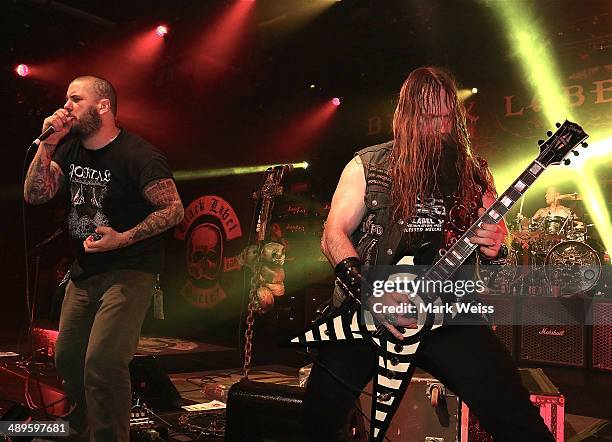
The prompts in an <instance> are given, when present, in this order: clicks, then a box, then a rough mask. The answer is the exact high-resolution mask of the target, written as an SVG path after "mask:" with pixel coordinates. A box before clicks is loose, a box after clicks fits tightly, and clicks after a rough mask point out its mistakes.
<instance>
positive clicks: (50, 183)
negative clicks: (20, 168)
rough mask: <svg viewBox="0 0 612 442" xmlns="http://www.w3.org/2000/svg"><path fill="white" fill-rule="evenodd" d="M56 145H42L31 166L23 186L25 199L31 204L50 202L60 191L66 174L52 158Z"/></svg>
mask: <svg viewBox="0 0 612 442" xmlns="http://www.w3.org/2000/svg"><path fill="white" fill-rule="evenodd" d="M55 147H56V145H55V144H48V143H41V144H40V146H38V150H37V151H36V155H34V159H33V160H32V163H31V164H30V168H29V169H28V174H27V175H26V178H25V183H24V186H23V197H24V199H25V200H26V201H27V202H28V203H30V204H42V203H46V202H47V201H49V200H50V199H51V198H53V197H54V196H55V194H56V193H57V191H58V190H59V188H60V186H61V184H62V180H63V178H64V173H63V172H62V169H61V168H60V167H59V166H58V164H57V163H56V162H55V161H52V160H51V156H52V155H53V152H54V151H55Z"/></svg>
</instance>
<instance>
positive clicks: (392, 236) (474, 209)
mask: <svg viewBox="0 0 612 442" xmlns="http://www.w3.org/2000/svg"><path fill="white" fill-rule="evenodd" d="M392 149H393V141H389V142H386V143H382V144H378V145H374V146H370V147H366V148H365V149H362V150H360V151H358V152H357V153H356V154H355V155H359V157H360V159H361V161H362V163H363V168H364V174H365V180H366V189H365V196H364V202H365V206H366V213H365V216H364V217H363V219H362V221H361V224H360V226H359V227H358V228H357V229H356V230H355V231H354V232H353V233H352V235H351V241H352V243H353V245H354V246H355V249H356V250H357V253H358V254H359V257H360V259H361V260H362V261H363V262H364V264H370V265H391V264H395V263H396V262H397V261H398V260H399V259H401V258H402V256H398V255H399V254H398V251H399V248H400V243H401V242H402V236H403V235H404V234H409V233H407V231H408V229H406V226H407V223H406V221H405V220H402V219H400V220H394V219H393V209H394V208H393V203H392V198H391V185H392V181H391V177H390V176H389V157H390V153H391V151H392ZM479 162H480V164H481V166H483V167H486V163H485V162H484V160H481V159H479ZM476 181H477V182H478V183H480V182H481V180H480V179H479V178H478V177H477V180H476ZM478 187H479V188H478V189H477V190H478V192H477V200H474V201H471V202H469V203H466V202H463V201H460V200H459V198H458V196H457V194H454V195H446V196H444V205H445V206H446V216H445V220H444V225H443V232H442V233H441V235H442V236H443V239H441V244H440V246H441V250H440V252H441V253H443V252H444V245H446V246H450V245H451V244H452V243H453V242H454V240H456V239H457V238H458V237H460V236H461V235H462V234H463V232H464V231H465V230H467V228H468V227H469V226H470V225H471V224H472V223H473V222H474V221H475V220H476V218H477V214H478V208H479V207H481V206H482V194H483V189H484V188H485V185H484V183H482V185H478ZM437 252H438V251H436V253H437Z"/></svg>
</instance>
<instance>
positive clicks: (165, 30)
mask: <svg viewBox="0 0 612 442" xmlns="http://www.w3.org/2000/svg"><path fill="white" fill-rule="evenodd" d="M155 33H156V34H157V35H158V36H159V37H163V36H164V35H166V34H167V33H168V26H166V25H159V26H158V27H157V29H155Z"/></svg>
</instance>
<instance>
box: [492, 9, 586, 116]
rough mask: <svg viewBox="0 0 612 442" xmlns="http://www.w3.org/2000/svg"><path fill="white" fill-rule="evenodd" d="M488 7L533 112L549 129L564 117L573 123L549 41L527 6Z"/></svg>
mask: <svg viewBox="0 0 612 442" xmlns="http://www.w3.org/2000/svg"><path fill="white" fill-rule="evenodd" d="M491 5H492V6H493V10H494V11H495V12H496V13H497V15H498V17H499V18H500V20H501V22H502V24H503V26H504V27H505V30H506V34H507V38H508V41H509V43H510V46H511V47H512V50H513V52H514V54H513V55H515V56H516V57H517V58H518V60H519V62H520V66H521V68H522V70H523V77H524V78H526V79H527V81H528V82H529V85H530V86H531V88H532V90H533V92H534V94H535V98H536V99H537V103H538V106H537V107H534V111H540V109H541V112H542V114H543V115H544V118H546V121H547V123H548V126H549V127H552V126H553V125H554V124H555V122H557V121H563V120H564V119H566V118H567V119H568V120H572V121H574V118H573V116H572V114H571V110H570V109H569V106H568V103H567V99H566V97H565V95H564V88H563V85H562V84H561V83H560V82H559V79H560V78H563V76H562V75H560V74H559V68H558V63H557V60H555V58H554V56H553V54H552V52H551V51H550V49H549V48H550V40H549V38H548V36H547V35H545V33H544V28H543V27H542V26H540V23H539V22H538V17H537V15H536V13H535V12H534V11H533V8H532V7H531V5H530V4H529V3H528V2H515V1H511V0H498V1H495V2H492V3H491ZM538 108H539V109H538ZM536 109H537V110H536Z"/></svg>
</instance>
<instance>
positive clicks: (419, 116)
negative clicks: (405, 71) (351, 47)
mask: <svg viewBox="0 0 612 442" xmlns="http://www.w3.org/2000/svg"><path fill="white" fill-rule="evenodd" d="M442 91H444V92H445V95H446V100H445V101H446V103H445V104H446V106H447V107H448V109H449V111H450V115H449V116H448V118H450V119H451V132H450V137H451V138H452V140H453V142H454V143H455V144H456V146H457V162H456V169H457V177H458V189H457V192H458V193H459V195H460V197H461V199H463V200H465V201H472V200H473V199H474V197H475V196H476V193H477V192H478V190H477V184H478V183H477V182H476V178H477V177H478V181H480V182H481V183H486V187H487V189H486V190H489V191H491V192H493V193H495V188H494V184H493V179H492V177H491V174H490V172H489V171H488V169H487V168H486V166H483V167H481V165H480V164H479V162H478V160H477V159H476V157H475V156H474V155H473V154H472V148H471V144H470V139H469V135H468V131H467V127H466V120H465V114H466V112H465V107H464V106H463V104H462V103H461V101H459V99H458V96H457V86H456V85H455V82H454V80H453V78H452V77H451V75H450V74H449V73H448V72H446V71H445V70H443V69H441V68H439V67H434V66H428V67H422V68H418V69H415V70H414V71H412V72H411V73H410V75H408V78H406V81H404V84H403V86H402V89H401V91H400V96H399V101H398V103H397V108H396V110H395V114H394V116H393V137H394V146H393V151H392V153H391V155H390V160H389V161H390V174H391V178H392V183H393V187H392V189H391V196H392V200H393V203H394V212H393V216H394V219H404V220H408V219H410V217H412V216H413V215H414V213H415V207H416V204H417V198H419V199H420V200H424V199H425V198H426V197H428V196H429V194H430V193H431V192H432V191H433V189H434V188H435V187H436V186H437V182H436V176H437V172H438V167H439V165H440V159H441V154H442V140H443V137H444V136H443V134H442V132H441V124H442V123H441V121H440V120H441V118H432V114H433V115H439V113H440V109H441V105H442V103H441V96H442ZM483 169H484V170H483Z"/></svg>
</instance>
